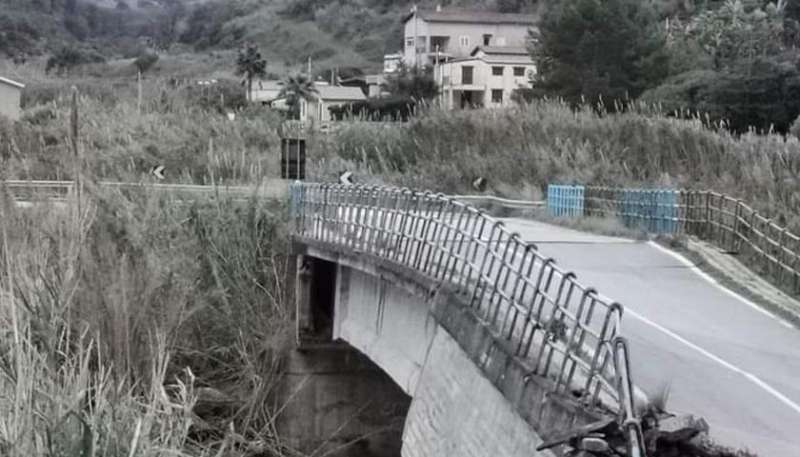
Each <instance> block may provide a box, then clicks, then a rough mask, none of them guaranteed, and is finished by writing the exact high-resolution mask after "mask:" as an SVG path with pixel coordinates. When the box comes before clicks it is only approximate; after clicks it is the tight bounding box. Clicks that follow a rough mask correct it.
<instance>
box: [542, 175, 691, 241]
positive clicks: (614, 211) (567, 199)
mask: <svg viewBox="0 0 800 457" xmlns="http://www.w3.org/2000/svg"><path fill="white" fill-rule="evenodd" d="M679 202H680V192H679V191H677V190H673V189H624V188H607V187H590V186H564V185H550V186H548V187H547V210H548V214H550V216H553V217H584V216H600V217H603V216H609V215H610V216H616V217H618V218H619V219H620V220H621V221H622V223H623V224H624V225H625V226H626V227H630V228H633V229H639V230H643V231H647V232H650V233H660V234H670V233H677V232H678V230H679V229H680V221H679Z"/></svg>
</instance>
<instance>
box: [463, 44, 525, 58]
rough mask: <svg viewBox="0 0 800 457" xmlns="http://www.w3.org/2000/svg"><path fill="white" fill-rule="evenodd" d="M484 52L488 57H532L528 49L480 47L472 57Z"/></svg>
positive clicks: (473, 52)
mask: <svg viewBox="0 0 800 457" xmlns="http://www.w3.org/2000/svg"><path fill="white" fill-rule="evenodd" d="M479 51H483V53H484V54H486V55H487V56H527V55H530V52H528V50H527V49H525V48H524V47H522V46H478V47H477V48H475V50H474V51H472V53H471V54H470V55H473V56H474V55H475V54H477V53H478V52H479Z"/></svg>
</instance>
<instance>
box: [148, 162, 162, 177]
mask: <svg viewBox="0 0 800 457" xmlns="http://www.w3.org/2000/svg"><path fill="white" fill-rule="evenodd" d="M150 173H152V174H153V176H155V177H156V178H158V179H164V165H159V166H157V167H153V168H151V169H150Z"/></svg>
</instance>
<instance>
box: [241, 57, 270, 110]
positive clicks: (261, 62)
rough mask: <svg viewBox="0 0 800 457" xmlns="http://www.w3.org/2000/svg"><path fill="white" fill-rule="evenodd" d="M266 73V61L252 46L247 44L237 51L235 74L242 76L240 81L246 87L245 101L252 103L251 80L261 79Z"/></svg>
mask: <svg viewBox="0 0 800 457" xmlns="http://www.w3.org/2000/svg"><path fill="white" fill-rule="evenodd" d="M266 73H267V61H266V60H265V59H263V58H261V53H260V52H259V51H258V48H257V47H256V45H254V44H248V45H247V46H245V47H244V48H242V49H240V50H239V55H238V57H237V58H236V74H237V75H238V76H243V77H244V80H243V81H242V82H243V83H244V84H246V86H247V100H249V101H252V96H253V95H252V92H253V79H254V78H256V77H263V76H264V75H266Z"/></svg>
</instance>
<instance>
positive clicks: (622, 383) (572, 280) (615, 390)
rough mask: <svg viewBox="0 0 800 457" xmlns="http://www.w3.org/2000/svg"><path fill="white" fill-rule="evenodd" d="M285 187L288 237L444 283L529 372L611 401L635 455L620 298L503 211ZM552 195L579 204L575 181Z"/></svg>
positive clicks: (578, 207)
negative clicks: (563, 261) (562, 263)
mask: <svg viewBox="0 0 800 457" xmlns="http://www.w3.org/2000/svg"><path fill="white" fill-rule="evenodd" d="M289 195H290V215H291V219H292V230H293V234H294V236H295V237H296V239H298V240H301V241H306V242H312V241H313V242H316V243H322V244H323V245H329V246H331V247H332V248H337V249H340V250H345V251H350V252H353V253H354V254H355V255H359V256H373V257H376V258H379V259H381V260H382V261H388V262H392V263H394V264H396V265H398V266H400V267H403V268H409V269H413V270H414V271H416V272H418V273H422V274H424V275H426V276H428V277H429V278H431V279H432V280H435V281H437V282H440V283H442V284H447V285H448V286H449V287H450V288H451V290H453V291H454V292H455V293H457V294H459V295H460V296H462V297H464V299H465V301H466V303H467V304H468V306H469V307H470V308H471V309H472V310H473V311H474V312H475V313H476V315H478V316H479V317H480V318H481V319H482V320H483V322H484V323H485V325H487V326H488V327H489V328H491V329H492V330H493V332H494V334H495V338H498V339H502V340H504V341H506V342H507V344H509V345H510V346H509V347H511V348H513V350H514V355H515V356H517V357H518V358H519V359H520V360H521V361H523V363H524V364H525V365H526V366H527V367H529V369H530V370H531V371H530V375H531V376H539V377H541V378H543V379H551V380H553V391H554V392H557V393H562V394H565V395H571V396H572V395H576V393H579V395H580V397H581V398H582V399H583V400H584V401H585V402H586V403H587V404H597V402H599V401H602V402H605V403H606V404H608V405H611V406H614V407H616V408H618V411H619V414H620V423H621V425H623V426H624V428H625V429H626V431H627V432H628V434H629V435H628V438H629V445H630V448H631V449H633V451H632V452H631V453H630V454H629V455H630V456H632V457H633V456H635V457H642V456H643V455H644V451H643V445H642V437H641V428H640V426H639V422H638V420H637V418H636V416H635V413H634V410H633V397H632V392H633V389H632V382H631V377H630V373H629V366H630V363H629V360H628V350H627V344H626V342H625V340H624V339H623V338H622V337H621V336H620V328H621V322H622V313H623V309H622V306H621V305H620V304H619V303H616V302H613V301H611V300H609V299H608V298H606V297H604V296H602V295H601V294H600V293H598V292H597V291H596V290H595V289H593V288H591V287H587V286H585V285H583V284H581V283H580V282H579V281H578V279H577V277H576V275H575V274H574V273H571V272H569V271H565V270H563V269H561V268H560V267H559V266H557V265H556V261H555V259H553V258H550V257H546V256H544V255H543V254H542V253H541V252H539V250H538V248H537V247H536V246H535V245H534V244H531V243H527V242H525V241H523V240H522V239H521V237H520V236H519V234H517V233H512V232H510V231H509V230H508V229H507V228H506V227H505V225H504V224H503V222H502V221H498V220H496V219H494V218H492V217H490V216H487V215H486V214H485V213H484V212H482V211H480V210H478V209H477V208H475V207H474V206H471V205H468V204H465V203H463V202H460V201H458V200H456V199H454V198H451V197H448V196H445V195H442V194H433V193H430V192H415V191H412V190H409V189H398V188H389V187H365V186H353V185H338V184H330V185H329V184H312V183H294V184H292V185H291V187H290V192H289ZM552 198H553V199H554V200H553V201H554V204H557V205H559V206H558V207H559V208H561V209H559V210H558V211H559V212H564V213H565V214H575V215H578V214H579V213H582V212H583V211H584V208H583V204H584V195H583V189H582V188H579V187H571V188H563V192H561V193H558V192H557V193H554V194H553V195H552Z"/></svg>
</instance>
